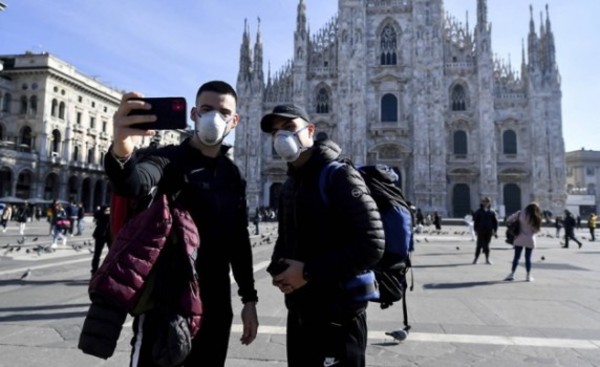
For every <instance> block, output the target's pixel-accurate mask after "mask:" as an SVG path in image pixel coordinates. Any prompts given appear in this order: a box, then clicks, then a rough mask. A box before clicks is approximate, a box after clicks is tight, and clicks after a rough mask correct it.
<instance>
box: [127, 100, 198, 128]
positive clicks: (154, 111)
mask: <svg viewBox="0 0 600 367" xmlns="http://www.w3.org/2000/svg"><path fill="white" fill-rule="evenodd" d="M132 99H134V100H140V101H144V102H146V103H149V104H150V105H152V108H151V109H149V110H132V111H131V112H130V113H129V114H130V115H156V121H154V122H143V123H140V124H135V125H131V127H133V128H136V129H141V130H176V129H186V128H187V113H188V112H187V103H186V101H185V98H183V97H153V98H132Z"/></svg>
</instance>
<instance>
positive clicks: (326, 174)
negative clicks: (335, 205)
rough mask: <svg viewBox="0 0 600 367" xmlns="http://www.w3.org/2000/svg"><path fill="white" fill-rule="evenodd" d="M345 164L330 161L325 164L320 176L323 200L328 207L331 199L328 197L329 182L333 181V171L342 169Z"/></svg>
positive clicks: (320, 190)
mask: <svg viewBox="0 0 600 367" xmlns="http://www.w3.org/2000/svg"><path fill="white" fill-rule="evenodd" d="M343 165H344V163H342V162H339V161H330V162H327V164H325V166H324V167H323V169H322V170H321V174H320V175H319V192H320V194H321V199H323V202H324V203H325V205H326V206H329V204H330V203H329V197H327V186H328V185H329V181H330V180H331V175H332V173H333V171H335V170H336V169H338V168H339V167H342V166H343Z"/></svg>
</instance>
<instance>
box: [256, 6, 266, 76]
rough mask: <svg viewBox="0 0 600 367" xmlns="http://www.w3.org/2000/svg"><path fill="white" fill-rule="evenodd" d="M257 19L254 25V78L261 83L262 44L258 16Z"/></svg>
mask: <svg viewBox="0 0 600 367" xmlns="http://www.w3.org/2000/svg"><path fill="white" fill-rule="evenodd" d="M257 20H258V25H257V26H256V27H257V28H256V43H255V44H254V78H255V79H257V80H258V81H260V82H261V83H263V82H264V74H263V45H262V39H261V33H260V17H258V19H257Z"/></svg>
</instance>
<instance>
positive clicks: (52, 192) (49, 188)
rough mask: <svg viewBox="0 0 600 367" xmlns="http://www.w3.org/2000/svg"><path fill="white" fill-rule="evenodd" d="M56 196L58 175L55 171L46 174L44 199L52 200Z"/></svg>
mask: <svg viewBox="0 0 600 367" xmlns="http://www.w3.org/2000/svg"><path fill="white" fill-rule="evenodd" d="M58 198H59V197H58V175H57V174H56V173H50V174H48V176H46V183H45V185H44V199H46V200H54V199H58Z"/></svg>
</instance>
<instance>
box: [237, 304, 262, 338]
mask: <svg viewBox="0 0 600 367" xmlns="http://www.w3.org/2000/svg"><path fill="white" fill-rule="evenodd" d="M242 323H243V324H244V330H243V332H242V336H241V337H240V341H241V342H242V344H243V345H249V344H251V343H252V342H253V341H254V339H256V334H257V333H258V316H257V315H256V302H246V303H244V308H242Z"/></svg>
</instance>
